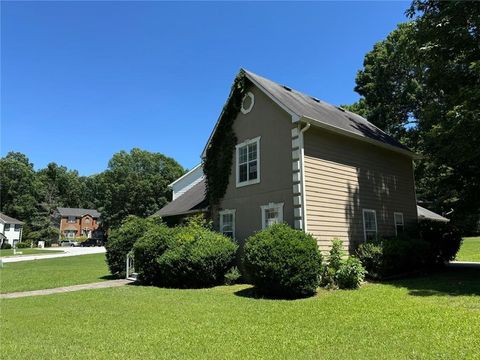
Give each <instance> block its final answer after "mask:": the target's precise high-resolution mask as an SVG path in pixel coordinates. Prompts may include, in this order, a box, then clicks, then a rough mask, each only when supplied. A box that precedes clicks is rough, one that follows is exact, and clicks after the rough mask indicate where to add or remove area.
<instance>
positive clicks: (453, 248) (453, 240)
mask: <svg viewBox="0 0 480 360" xmlns="http://www.w3.org/2000/svg"><path fill="white" fill-rule="evenodd" d="M418 232H419V235H420V239H422V240H423V241H425V242H427V243H428V244H430V247H431V253H430V254H431V257H430V259H429V262H430V263H431V264H432V265H443V264H444V263H446V262H448V261H451V260H454V259H455V256H456V255H457V252H458V250H459V249H460V246H461V245H462V236H461V234H460V231H459V230H458V229H457V228H456V227H455V226H453V225H451V224H450V223H444V222H440V221H431V220H422V221H420V222H419V224H418Z"/></svg>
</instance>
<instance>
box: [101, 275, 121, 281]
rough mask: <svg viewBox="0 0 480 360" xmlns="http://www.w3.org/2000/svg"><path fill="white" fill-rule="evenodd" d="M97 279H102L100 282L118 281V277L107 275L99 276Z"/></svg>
mask: <svg viewBox="0 0 480 360" xmlns="http://www.w3.org/2000/svg"><path fill="white" fill-rule="evenodd" d="M99 279H102V280H118V279H119V277H118V276H115V275H111V274H109V275H103V276H100V277H99Z"/></svg>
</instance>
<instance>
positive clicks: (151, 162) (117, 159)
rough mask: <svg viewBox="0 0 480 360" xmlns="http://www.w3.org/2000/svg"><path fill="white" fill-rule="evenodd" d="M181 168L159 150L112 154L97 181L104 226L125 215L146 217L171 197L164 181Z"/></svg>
mask: <svg viewBox="0 0 480 360" xmlns="http://www.w3.org/2000/svg"><path fill="white" fill-rule="evenodd" d="M184 172H185V170H184V169H183V168H182V167H181V166H180V165H179V164H178V163H177V162H176V161H175V160H174V159H172V158H169V157H167V156H165V155H163V154H159V153H151V152H148V151H144V150H140V149H132V150H131V151H130V153H127V152H126V151H120V152H118V153H116V154H114V155H113V157H112V159H111V160H110V161H109V163H108V169H107V170H106V171H105V172H104V173H103V174H102V175H101V176H100V177H99V180H100V183H99V185H98V186H99V190H100V192H101V193H102V194H101V195H100V196H101V197H102V199H103V202H104V207H103V209H101V211H102V217H103V220H104V222H105V224H106V226H107V227H116V226H118V225H120V223H121V221H122V220H123V219H124V218H125V217H126V216H127V215H136V216H140V217H146V216H149V215H152V214H153V213H155V212H156V211H158V210H159V209H160V208H161V207H162V206H163V205H165V204H166V203H167V201H168V200H169V199H170V197H171V191H170V190H169V188H168V184H170V183H171V182H173V181H174V180H175V179H177V178H178V177H180V176H181V175H183V174H184Z"/></svg>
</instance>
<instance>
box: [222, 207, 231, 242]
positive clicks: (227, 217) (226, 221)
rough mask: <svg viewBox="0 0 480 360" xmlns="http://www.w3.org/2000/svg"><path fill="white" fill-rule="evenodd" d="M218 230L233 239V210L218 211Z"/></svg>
mask: <svg viewBox="0 0 480 360" xmlns="http://www.w3.org/2000/svg"><path fill="white" fill-rule="evenodd" d="M220 232H221V233H222V234H223V235H226V236H228V237H231V238H232V239H235V210H222V211H220Z"/></svg>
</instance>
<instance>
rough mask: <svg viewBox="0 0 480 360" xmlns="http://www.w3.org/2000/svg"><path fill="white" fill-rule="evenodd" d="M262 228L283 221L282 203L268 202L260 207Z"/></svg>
mask: <svg viewBox="0 0 480 360" xmlns="http://www.w3.org/2000/svg"><path fill="white" fill-rule="evenodd" d="M261 208H262V229H265V228H266V227H268V226H270V225H272V224H280V223H282V222H283V203H278V204H274V203H270V204H268V205H263V206H262V207H261Z"/></svg>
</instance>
